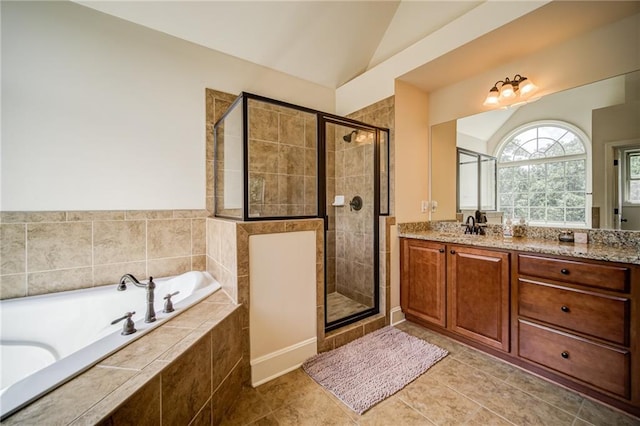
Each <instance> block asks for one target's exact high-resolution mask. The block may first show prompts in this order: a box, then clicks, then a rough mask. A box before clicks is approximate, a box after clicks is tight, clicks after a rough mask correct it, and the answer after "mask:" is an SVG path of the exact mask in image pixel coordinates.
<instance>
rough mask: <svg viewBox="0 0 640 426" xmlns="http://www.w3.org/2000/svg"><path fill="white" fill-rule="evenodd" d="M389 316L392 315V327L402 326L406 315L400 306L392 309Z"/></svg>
mask: <svg viewBox="0 0 640 426" xmlns="http://www.w3.org/2000/svg"><path fill="white" fill-rule="evenodd" d="M389 315H391V325H396V324H400V323H401V322H404V320H405V318H404V313H403V312H402V308H401V307H400V306H396V307H395V308H391V309H390V310H389Z"/></svg>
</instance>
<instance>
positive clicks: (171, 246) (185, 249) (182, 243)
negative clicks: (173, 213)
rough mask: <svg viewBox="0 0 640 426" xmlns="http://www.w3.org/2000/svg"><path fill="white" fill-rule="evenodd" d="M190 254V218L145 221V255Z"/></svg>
mask: <svg viewBox="0 0 640 426" xmlns="http://www.w3.org/2000/svg"><path fill="white" fill-rule="evenodd" d="M190 254H191V220H190V219H172V220H150V221H148V222H147V257H148V258H149V259H158V258H163V257H175V256H188V255H190Z"/></svg>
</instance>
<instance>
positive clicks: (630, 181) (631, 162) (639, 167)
mask: <svg viewBox="0 0 640 426" xmlns="http://www.w3.org/2000/svg"><path fill="white" fill-rule="evenodd" d="M614 157H615V158H614V167H616V174H615V186H616V191H615V207H614V226H615V229H620V230H640V144H637V145H628V146H623V147H618V148H616V149H615V154H614Z"/></svg>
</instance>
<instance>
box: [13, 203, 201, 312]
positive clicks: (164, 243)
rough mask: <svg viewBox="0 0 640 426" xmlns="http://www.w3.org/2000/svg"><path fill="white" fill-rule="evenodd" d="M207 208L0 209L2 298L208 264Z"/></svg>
mask: <svg viewBox="0 0 640 426" xmlns="http://www.w3.org/2000/svg"><path fill="white" fill-rule="evenodd" d="M207 215H208V213H207V211H206V210H158V211H82V212H76V211H67V212H65V211H60V212H2V213H0V241H1V242H2V244H1V248H0V250H1V252H0V256H1V264H0V298H2V299H7V298H13V297H23V296H27V295H28V296H33V295H37V294H44V293H55V292H59V291H65V290H75V289H79V288H85V287H87V286H89V287H90V286H98V285H104V284H112V283H115V282H117V281H118V280H119V279H120V277H121V276H122V275H123V274H125V273H132V274H134V275H135V276H136V277H138V278H139V279H143V278H148V277H149V276H154V277H165V276H173V275H179V274H181V273H184V272H188V271H192V270H195V271H198V270H200V271H202V270H205V268H206V249H205V218H206V217H207Z"/></svg>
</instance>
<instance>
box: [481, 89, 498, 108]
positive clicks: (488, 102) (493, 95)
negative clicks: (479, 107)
mask: <svg viewBox="0 0 640 426" xmlns="http://www.w3.org/2000/svg"><path fill="white" fill-rule="evenodd" d="M499 95H500V92H498V88H497V87H495V86H493V87H492V88H491V90H490V91H489V94H488V95H487V99H485V100H484V102H483V105H484V106H495V105H498V104H499V103H500V99H499Z"/></svg>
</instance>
